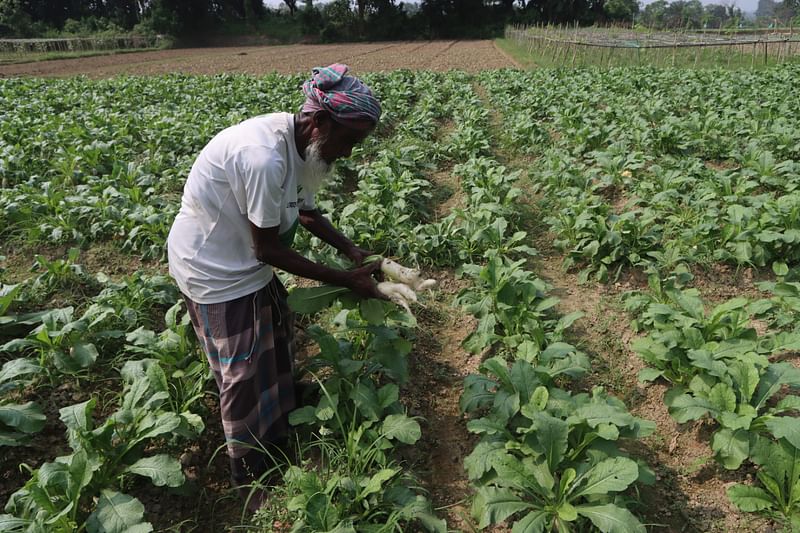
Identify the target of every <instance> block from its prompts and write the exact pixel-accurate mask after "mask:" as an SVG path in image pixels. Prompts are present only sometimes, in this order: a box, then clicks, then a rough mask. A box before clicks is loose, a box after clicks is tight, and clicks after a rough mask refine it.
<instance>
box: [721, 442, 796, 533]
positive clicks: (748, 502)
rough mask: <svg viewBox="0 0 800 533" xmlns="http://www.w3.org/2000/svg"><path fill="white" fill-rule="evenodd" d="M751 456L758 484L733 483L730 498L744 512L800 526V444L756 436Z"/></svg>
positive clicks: (729, 491)
mask: <svg viewBox="0 0 800 533" xmlns="http://www.w3.org/2000/svg"><path fill="white" fill-rule="evenodd" d="M751 460H752V461H753V462H754V463H755V464H757V465H759V469H758V471H757V472H756V478H757V479H758V481H759V482H760V484H761V486H753V485H743V484H740V483H738V484H735V485H733V486H731V487H729V488H728V497H729V498H730V500H731V502H733V504H734V505H735V506H736V507H738V508H739V509H741V510H742V511H744V512H747V513H759V514H763V515H765V516H767V517H769V518H771V519H773V520H777V521H780V522H783V523H784V524H785V525H786V526H787V529H790V530H792V531H794V530H796V529H797V528H798V527H800V447H798V446H796V445H795V444H791V443H789V442H788V441H787V440H786V439H780V440H778V441H772V440H770V439H767V438H763V437H761V438H759V439H757V441H756V443H755V445H754V446H753V450H752V454H751Z"/></svg>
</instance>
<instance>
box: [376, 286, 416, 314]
mask: <svg viewBox="0 0 800 533" xmlns="http://www.w3.org/2000/svg"><path fill="white" fill-rule="evenodd" d="M378 291H379V292H380V293H381V294H383V295H384V296H386V297H387V298H389V299H390V300H391V301H393V302H394V303H396V304H397V305H400V306H402V307H403V309H405V310H406V312H407V313H408V314H409V315H410V314H411V308H410V307H409V305H408V303H409V302H416V301H417V294H416V293H415V292H414V291H413V290H411V289H410V288H409V287H408V286H407V285H403V284H402V283H394V282H392V281H382V282H380V283H378Z"/></svg>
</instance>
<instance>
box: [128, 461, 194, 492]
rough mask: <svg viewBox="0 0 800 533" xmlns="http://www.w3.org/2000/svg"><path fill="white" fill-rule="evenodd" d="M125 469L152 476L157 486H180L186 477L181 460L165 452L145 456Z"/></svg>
mask: <svg viewBox="0 0 800 533" xmlns="http://www.w3.org/2000/svg"><path fill="white" fill-rule="evenodd" d="M125 471H126V472H130V473H132V474H137V475H140V476H144V477H148V478H150V480H151V481H152V482H153V485H155V486H156V487H163V486H165V485H166V486H167V487H180V486H181V485H183V482H184V481H185V479H186V478H185V477H184V475H183V470H182V469H181V463H180V461H178V460H177V459H175V458H174V457H170V456H169V455H164V454H160V455H154V456H152V457H143V458H141V459H139V460H138V461H136V462H135V463H133V464H132V465H130V466H129V467H128V468H126V469H125Z"/></svg>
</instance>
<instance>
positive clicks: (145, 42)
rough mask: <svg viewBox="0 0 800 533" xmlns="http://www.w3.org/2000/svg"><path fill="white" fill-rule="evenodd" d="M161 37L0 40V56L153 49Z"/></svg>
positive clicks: (132, 36) (131, 36)
mask: <svg viewBox="0 0 800 533" xmlns="http://www.w3.org/2000/svg"><path fill="white" fill-rule="evenodd" d="M162 40H163V38H162V37H161V36H141V35H130V36H111V37H74V38H62V39H0V53H1V54H21V55H22V54H30V53H49V52H91V51H95V50H97V51H101V50H119V49H130V48H134V49H135V48H153V47H156V46H158V45H159V44H160V43H161V41H162Z"/></svg>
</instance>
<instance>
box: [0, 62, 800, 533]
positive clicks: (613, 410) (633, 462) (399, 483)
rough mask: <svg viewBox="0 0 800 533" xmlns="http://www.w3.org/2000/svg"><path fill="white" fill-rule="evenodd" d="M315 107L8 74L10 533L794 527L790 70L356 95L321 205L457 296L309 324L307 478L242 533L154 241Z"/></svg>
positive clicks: (193, 85)
mask: <svg viewBox="0 0 800 533" xmlns="http://www.w3.org/2000/svg"><path fill="white" fill-rule="evenodd" d="M300 81H301V78H299V77H291V76H277V75H274V76H265V77H258V78H255V77H248V76H239V75H218V76H208V77H192V76H182V75H173V76H166V77H152V78H145V77H120V78H115V79H109V80H103V81H90V80H87V79H82V78H78V79H63V80H40V79H23V78H16V79H2V80H0V115H2V122H0V124H1V125H0V175H1V176H2V188H0V243H1V247H0V254H2V255H4V256H5V257H2V261H0V283H1V284H2V287H1V288H0V362H2V363H3V366H2V370H0V446H4V447H6V450H8V453H7V459H6V460H5V461H4V463H3V466H2V476H0V477H2V479H3V480H4V481H3V483H2V484H1V485H0V491H2V499H3V501H4V503H5V513H6V514H5V515H2V516H0V531H20V532H22V531H25V532H39V531H48V532H56V533H61V532H64V533H66V532H72V531H87V532H89V533H94V532H101V531H108V532H123V531H137V532H138V531H143V532H144V531H153V530H157V531H223V530H229V529H231V528H234V527H241V528H242V529H243V530H244V529H246V530H250V531H265V532H266V531H279V532H280V531H304V532H305V531H314V532H333V531H336V532H341V533H344V532H377V531H385V532H389V531H434V532H445V531H448V530H457V531H473V530H481V529H486V530H489V531H506V530H509V529H510V530H512V531H514V532H522V531H524V532H535V531H551V530H558V531H604V532H620V533H623V532H624V533H630V532H643V531H648V530H651V531H720V532H721V531H764V530H765V529H766V528H767V527H775V528H781V527H785V528H786V530H787V531H791V530H792V528H793V527H794V528H797V527H800V459H799V458H800V433H799V432H798V430H797V428H798V427H800V425H798V424H797V420H796V416H797V414H798V411H800V396H798V395H797V389H798V387H800V368H799V365H798V362H799V360H798V358H797V355H796V353H797V350H798V347H800V331H798V329H797V324H798V318H800V317H799V316H798V314H800V281H799V280H798V278H800V271H798V270H797V266H798V263H799V262H800V188H799V186H800V106H798V105H797V95H798V94H800V68H799V67H798V66H797V65H784V66H781V67H770V68H764V69H760V70H757V71H749V70H742V71H737V70H722V69H713V70H712V69H702V70H700V69H698V70H683V69H670V68H666V69H656V68H650V67H642V68H638V67H625V68H612V69H596V68H581V69H571V70H570V69H538V70H532V71H521V70H502V71H486V72H483V73H480V74H478V75H469V74H465V73H460V72H450V73H432V72H411V71H405V70H403V71H394V72H389V73H380V74H378V73H376V74H368V75H366V76H365V81H367V82H368V83H369V84H370V85H371V86H372V87H373V89H374V90H375V92H376V93H377V94H378V96H379V97H380V98H381V101H382V103H383V107H384V118H383V119H382V123H381V125H380V127H379V128H378V130H377V131H376V134H375V135H374V136H373V137H371V138H370V139H368V140H367V141H366V142H365V143H364V145H363V146H361V147H359V148H358V149H356V150H355V152H354V155H353V157H352V158H351V160H349V161H344V162H341V163H339V164H338V167H337V172H336V176H335V179H334V180H333V181H332V183H330V184H329V185H328V186H327V188H326V189H325V191H324V193H323V195H322V198H321V201H320V202H319V204H320V206H321V208H322V209H323V210H324V211H325V212H327V213H329V214H330V217H331V219H332V220H333V222H334V223H335V224H336V225H337V226H338V227H339V228H340V229H342V231H343V232H344V233H345V234H347V235H349V236H350V237H351V238H352V239H353V240H354V241H355V242H357V243H358V244H359V245H360V246H363V247H365V248H369V249H371V250H373V251H375V252H376V253H379V254H382V255H385V256H391V257H394V258H396V259H397V260H398V261H399V262H401V263H403V264H407V265H413V266H419V267H420V268H421V269H422V270H423V272H424V273H425V274H426V277H433V278H436V279H437V280H438V281H439V288H438V289H436V290H433V291H430V292H429V293H427V294H422V293H421V294H420V295H419V297H420V303H419V305H415V306H413V307H412V311H413V312H414V316H412V315H409V314H408V313H406V312H405V311H403V309H402V308H399V307H397V306H395V305H394V304H392V303H390V302H380V301H377V300H363V301H359V300H358V299H356V298H354V297H353V296H351V295H347V294H343V295H340V296H338V297H337V298H335V299H330V301H325V302H322V303H320V304H319V305H307V306H306V308H304V309H302V311H303V312H304V314H303V316H302V324H303V329H304V333H303V337H302V343H301V346H302V348H301V357H300V361H299V363H300V364H299V371H300V375H301V377H302V379H303V380H304V381H305V382H306V383H308V384H309V386H310V387H311V389H312V394H311V396H310V397H309V399H308V402H307V404H306V405H305V406H304V407H302V408H301V409H298V410H297V411H295V412H294V413H293V415H292V416H291V421H292V423H293V424H294V425H295V426H296V427H297V433H296V446H295V448H296V450H294V452H296V455H297V457H292V458H291V460H289V461H288V462H285V461H282V460H279V461H278V466H277V467H276V470H275V472H274V473H273V474H274V475H272V476H270V477H269V478H268V479H264V480H263V483H264V484H267V485H269V486H270V487H272V495H273V497H272V499H271V500H270V501H269V504H268V505H267V506H266V507H264V508H263V509H262V510H261V511H259V512H258V513H256V514H255V515H254V516H245V515H244V514H243V513H242V503H241V502H240V501H238V500H236V499H235V498H234V496H233V495H232V494H230V492H229V491H227V489H226V488H225V486H224V485H225V482H226V481H227V478H226V477H225V476H227V472H226V462H225V460H224V457H221V456H223V455H224V449H223V450H220V447H221V446H223V444H224V442H223V440H224V437H223V436H222V433H221V427H220V422H219V420H218V417H219V413H218V411H217V408H216V404H215V402H216V397H215V393H216V390H215V386H214V384H213V380H210V379H209V378H210V375H209V372H208V368H207V365H206V363H205V360H204V355H203V354H202V352H201V350H200V349H199V347H198V345H197V341H196V339H195V338H194V334H193V330H192V327H191V325H190V324H189V322H188V318H187V317H186V314H185V307H184V306H183V303H182V300H181V299H180V295H179V293H178V292H177V289H176V287H175V286H174V284H173V283H172V282H171V280H170V279H169V278H168V277H166V275H165V272H166V269H165V253H166V251H165V240H166V236H167V233H168V231H169V228H170V225H171V223H172V220H173V218H174V216H175V214H176V213H177V210H178V207H179V202H180V194H181V191H182V187H183V183H184V181H185V178H186V176H187V174H188V171H189V168H190V166H191V164H192V162H193V160H194V157H195V156H196V155H197V153H198V152H199V151H200V149H201V148H202V147H203V146H204V144H205V143H206V142H207V141H208V140H209V139H210V138H211V137H212V136H213V135H214V134H215V133H216V132H217V131H218V130H220V129H222V128H224V127H227V126H229V125H232V124H235V123H237V122H239V121H241V120H243V119H245V118H248V117H250V116H253V115H256V114H261V113H266V112H271V111H285V110H292V109H296V108H297V107H298V106H299V104H300V103H301V101H302V95H301V93H300V92H299V91H298V90H297V87H298V84H299V82H300ZM297 248H298V249H299V250H301V251H302V252H303V253H304V254H307V255H308V256H309V257H311V258H313V259H315V260H318V261H323V262H327V263H330V264H336V265H341V266H344V267H346V266H347V265H346V264H344V263H342V259H341V258H338V257H336V256H335V255H333V253H332V251H331V250H330V249H329V248H325V247H324V246H322V245H321V244H320V243H319V242H317V240H316V239H311V238H308V237H307V236H306V237H304V238H301V239H300V241H299V242H298V243H297ZM712 272H716V273H719V272H722V273H723V275H722V276H717V277H715V278H714V279H713V280H712V279H711V278H712V276H711V275H710V274H709V273H712ZM743 272H747V273H748V277H745V280H744V281H742V278H741V276H740V274H741V273H743ZM287 282H288V283H289V285H290V286H292V287H293V288H294V290H295V291H297V292H295V294H294V296H293V298H298V296H299V295H304V296H307V295H309V294H313V293H314V289H308V288H307V286H306V284H303V283H298V280H292V279H291V278H290V277H288V278H287ZM295 285H299V286H295ZM301 291H307V292H305V293H303V292H301ZM308 291H311V292H308ZM298 300H301V299H298ZM302 301H306V302H307V301H308V300H307V299H306V300H302ZM323 304H324V305H323ZM695 421H700V422H695ZM448 443H449V445H450V446H451V447H450V448H448ZM676 450H677V451H676ZM4 451H5V450H4ZM265 453H275V451H274V450H265ZM441 457H445V458H447V459H448V461H439V460H438V458H441ZM451 458H455V459H457V461H456V462H455V463H453V464H454V465H455V466H453V464H449V463H451V461H449V459H451ZM445 463H447V464H445ZM20 464H25V465H28V466H23V467H21V468H20V467H19V466H18V465H20ZM153 485H154V486H155V487H153ZM722 487H724V488H722ZM6 502H7V503H6ZM503 524H505V525H503ZM506 526H507V527H506Z"/></svg>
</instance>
